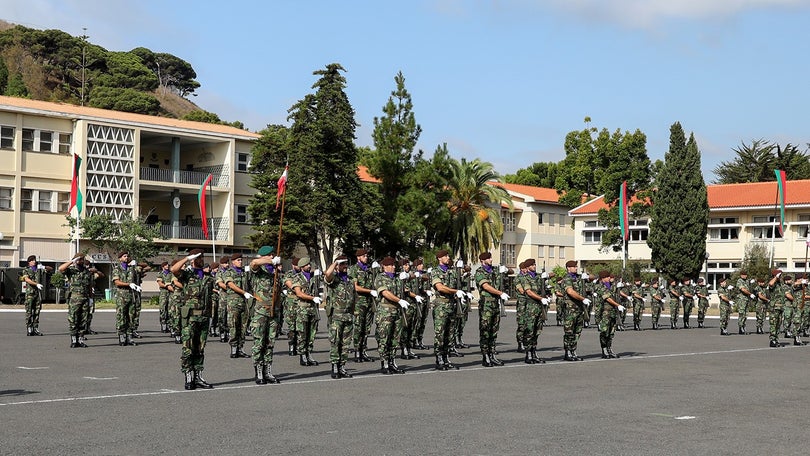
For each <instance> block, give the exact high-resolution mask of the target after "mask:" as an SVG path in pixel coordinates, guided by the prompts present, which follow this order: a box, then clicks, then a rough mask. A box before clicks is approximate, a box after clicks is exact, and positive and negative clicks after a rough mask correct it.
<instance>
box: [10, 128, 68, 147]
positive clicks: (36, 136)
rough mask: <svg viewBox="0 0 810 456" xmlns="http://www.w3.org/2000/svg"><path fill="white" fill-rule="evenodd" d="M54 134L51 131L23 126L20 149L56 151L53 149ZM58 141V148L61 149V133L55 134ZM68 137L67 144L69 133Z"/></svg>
mask: <svg viewBox="0 0 810 456" xmlns="http://www.w3.org/2000/svg"><path fill="white" fill-rule="evenodd" d="M54 135H55V133H54V132H52V131H43V130H34V129H33V128H23V131H22V137H23V144H22V150H24V151H33V152H57V151H58V150H57V151H55V150H54V144H53V141H54ZM56 136H57V139H58V140H59V141H60V145H59V148H60V149H61V147H62V146H61V140H62V139H61V135H56ZM66 136H67V137H68V146H69V143H70V135H69V134H67V135H66Z"/></svg>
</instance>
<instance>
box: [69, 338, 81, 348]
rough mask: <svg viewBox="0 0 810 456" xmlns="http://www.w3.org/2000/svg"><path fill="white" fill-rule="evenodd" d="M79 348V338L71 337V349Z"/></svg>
mask: <svg viewBox="0 0 810 456" xmlns="http://www.w3.org/2000/svg"><path fill="white" fill-rule="evenodd" d="M78 346H79V338H78V337H76V336H70V348H76V347H78Z"/></svg>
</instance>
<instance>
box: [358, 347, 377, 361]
mask: <svg viewBox="0 0 810 456" xmlns="http://www.w3.org/2000/svg"><path fill="white" fill-rule="evenodd" d="M359 350H360V360H361V361H364V362H371V361H374V358H372V357H370V356H368V353H366V344H365V343H363V344H361V345H360V348H359Z"/></svg>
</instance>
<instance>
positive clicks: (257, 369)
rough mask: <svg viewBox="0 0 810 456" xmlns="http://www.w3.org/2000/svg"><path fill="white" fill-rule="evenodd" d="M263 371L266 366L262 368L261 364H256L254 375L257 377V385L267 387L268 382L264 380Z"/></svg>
mask: <svg viewBox="0 0 810 456" xmlns="http://www.w3.org/2000/svg"><path fill="white" fill-rule="evenodd" d="M263 369H264V366H262V365H260V364H254V365H253V374H254V375H255V377H256V378H255V379H256V384H257V385H266V384H267V380H265V378H264V370H263Z"/></svg>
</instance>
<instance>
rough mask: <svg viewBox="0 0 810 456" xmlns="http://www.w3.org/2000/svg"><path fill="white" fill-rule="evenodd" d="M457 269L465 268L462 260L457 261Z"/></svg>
mask: <svg viewBox="0 0 810 456" xmlns="http://www.w3.org/2000/svg"><path fill="white" fill-rule="evenodd" d="M456 267H457V268H463V267H464V262H463V261H461V260H458V261H456Z"/></svg>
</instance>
